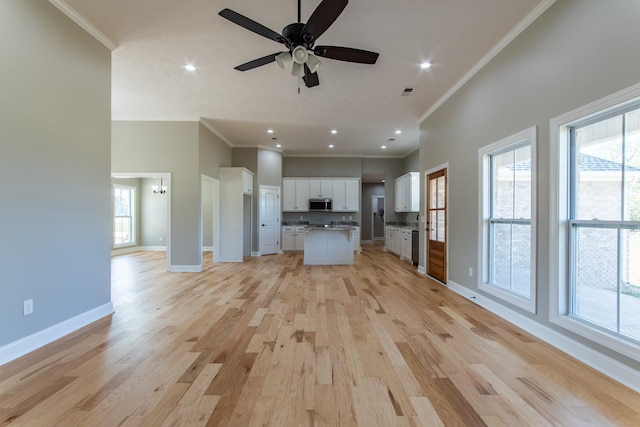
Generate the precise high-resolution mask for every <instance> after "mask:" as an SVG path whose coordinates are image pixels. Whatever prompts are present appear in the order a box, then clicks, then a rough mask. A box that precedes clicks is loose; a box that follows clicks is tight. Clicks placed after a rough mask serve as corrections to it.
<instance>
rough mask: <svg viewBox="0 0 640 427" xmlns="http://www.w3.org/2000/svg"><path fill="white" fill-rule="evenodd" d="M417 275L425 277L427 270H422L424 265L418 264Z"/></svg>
mask: <svg viewBox="0 0 640 427" xmlns="http://www.w3.org/2000/svg"><path fill="white" fill-rule="evenodd" d="M418 273H420V274H424V275H425V276H426V275H427V269H426V268H424V265H420V264H418Z"/></svg>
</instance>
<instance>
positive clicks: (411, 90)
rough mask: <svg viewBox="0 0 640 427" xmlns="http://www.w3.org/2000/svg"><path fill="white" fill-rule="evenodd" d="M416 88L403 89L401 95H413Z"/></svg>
mask: <svg viewBox="0 0 640 427" xmlns="http://www.w3.org/2000/svg"><path fill="white" fill-rule="evenodd" d="M415 90H416V88H415V87H408V88H406V89H405V90H403V91H402V93H401V94H400V96H411V95H413V92H415Z"/></svg>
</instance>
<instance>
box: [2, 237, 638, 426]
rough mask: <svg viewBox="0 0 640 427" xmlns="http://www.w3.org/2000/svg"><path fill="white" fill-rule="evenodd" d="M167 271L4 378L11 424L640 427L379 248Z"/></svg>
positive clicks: (509, 329) (620, 393)
mask: <svg viewBox="0 0 640 427" xmlns="http://www.w3.org/2000/svg"><path fill="white" fill-rule="evenodd" d="M164 257H165V254H164V253H158V252H139V253H136V254H129V255H121V256H117V257H114V258H113V259H112V282H113V302H114V305H115V309H116V313H115V314H114V315H113V316H111V317H110V318H107V319H104V320H101V321H99V322H96V323H95V324H92V325H90V326H88V327H86V328H84V329H82V330H80V331H77V332H76V333H74V334H72V335H70V336H68V337H65V338H63V339H61V340H59V341H57V342H55V343H52V344H50V345H48V346H46V347H44V348H42V349H39V350H37V351H35V352H33V353H31V354H29V355H27V356H25V357H22V358H20V359H18V360H16V361H13V362H11V363H9V364H6V365H4V366H2V367H0V425H7V424H8V425H11V426H47V427H48V426H58V425H59V426H161V425H166V426H187V425H210V426H226V425H233V426H263V425H272V426H311V425H319V426H321V425H333V426H349V425H359V426H367V427H368V426H396V425H399V426H418V425H424V426H438V425H446V426H482V425H490V426H492V425H498V426H545V425H552V426H586V425H595V426H606V425H621V426H625V425H626V426H638V425H640V395H639V394H637V393H635V392H633V391H632V390H629V389H628V388H625V387H624V386H622V385H620V384H618V383H616V382H614V381H612V380H610V379H608V378H606V377H604V376H603V375H601V374H599V373H597V372H596V371H594V370H592V369H590V368H588V367H586V366H585V365H583V364H581V363H580V362H578V361H576V360H574V359H572V358H571V357H568V356H567V355H565V354H563V353H562V352H560V351H558V350H556V349H554V348H552V347H551V346H549V345H546V344H544V343H542V342H541V341H539V340H538V339H536V338H534V337H532V336H531V335H529V334H527V333H525V332H524V331H522V330H520V329H518V328H516V327H514V326H512V325H511V324H509V323H507V322H505V321H503V320H501V319H499V318H498V317H496V316H494V315H492V314H490V313H488V312H487V311H485V310H483V309H482V308H480V307H478V306H477V305H475V304H473V303H472V302H469V301H467V300H465V299H464V298H462V297H460V296H458V295H457V294H455V293H453V292H451V291H449V290H448V289H447V288H446V287H444V286H442V285H440V284H437V283H435V282H433V281H431V280H429V279H427V278H425V277H423V276H421V275H419V274H418V273H416V272H415V268H413V267H411V266H409V264H408V263H405V262H402V261H400V260H399V259H398V258H396V257H394V256H392V255H390V254H388V253H384V252H382V251H381V250H380V247H379V246H370V245H365V247H364V250H363V253H362V254H360V255H357V256H356V264H355V265H354V266H335V267H334V266H331V267H305V266H304V265H303V263H302V261H303V260H302V254H300V253H296V254H291V253H289V254H285V255H273V256H264V257H258V258H251V259H248V260H247V262H245V263H242V264H236V263H228V264H214V263H212V262H211V261H210V258H211V255H210V254H207V255H206V256H205V264H204V271H203V272H202V273H167V272H165V271H164V269H165V265H166V264H165V258H164Z"/></svg>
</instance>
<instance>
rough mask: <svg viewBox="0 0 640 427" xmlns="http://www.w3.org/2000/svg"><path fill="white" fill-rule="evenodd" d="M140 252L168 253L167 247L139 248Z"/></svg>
mask: <svg viewBox="0 0 640 427" xmlns="http://www.w3.org/2000/svg"><path fill="white" fill-rule="evenodd" d="M138 247H139V248H140V249H138V250H139V251H166V250H167V247H166V246H138Z"/></svg>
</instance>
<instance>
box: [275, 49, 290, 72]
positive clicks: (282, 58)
mask: <svg viewBox="0 0 640 427" xmlns="http://www.w3.org/2000/svg"><path fill="white" fill-rule="evenodd" d="M292 61H293V59H292V58H291V54H290V53H289V52H282V53H281V54H279V55H277V56H276V63H277V64H278V67H280V68H282V69H283V70H286V69H287V67H288V66H289V64H291V62H292Z"/></svg>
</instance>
